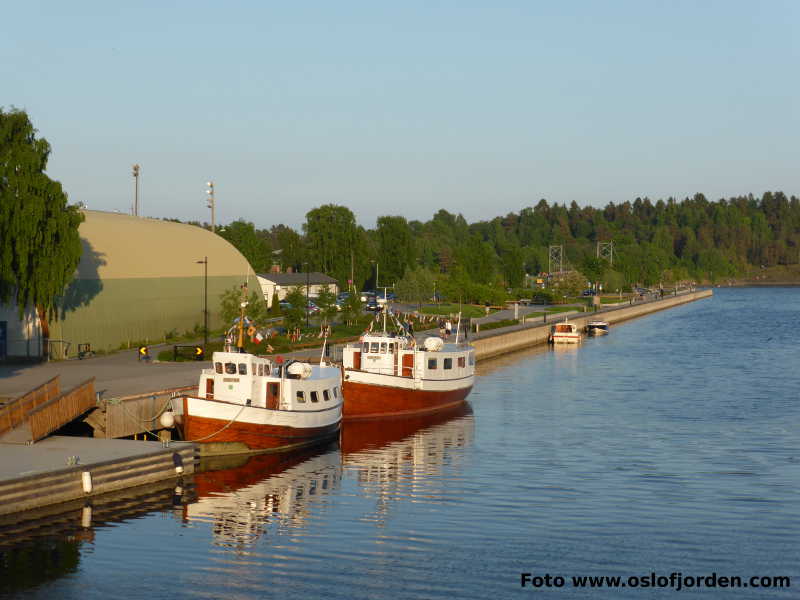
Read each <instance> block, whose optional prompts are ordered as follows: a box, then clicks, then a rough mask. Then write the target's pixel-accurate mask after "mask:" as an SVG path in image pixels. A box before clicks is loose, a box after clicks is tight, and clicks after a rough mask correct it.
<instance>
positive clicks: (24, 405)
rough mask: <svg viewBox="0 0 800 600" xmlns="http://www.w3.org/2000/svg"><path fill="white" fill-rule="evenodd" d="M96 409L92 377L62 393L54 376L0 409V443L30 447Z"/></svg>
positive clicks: (56, 377)
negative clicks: (27, 445)
mask: <svg viewBox="0 0 800 600" xmlns="http://www.w3.org/2000/svg"><path fill="white" fill-rule="evenodd" d="M96 406H97V400H96V398H95V393H94V377H92V378H91V379H87V380H86V381H84V382H83V383H81V384H79V385H77V386H75V387H74V388H72V389H71V390H69V391H68V392H64V393H61V392H60V387H59V380H58V376H57V375H56V376H55V377H53V378H52V379H51V380H50V381H48V382H46V383H44V384H42V385H40V386H39V387H37V388H34V389H33V390H31V391H30V392H28V393H27V394H24V395H22V396H20V397H19V398H17V399H15V400H12V401H11V402H9V403H7V404H6V405H5V406H3V407H0V443H6V444H32V443H34V442H37V441H39V440H41V439H43V438H45V437H47V436H48V435H50V434H51V433H53V432H54V431H56V430H58V429H59V428H61V427H63V426H64V425H66V424H67V423H69V422H71V421H73V420H75V419H77V418H78V417H79V416H81V415H82V414H84V413H85V412H87V411H89V410H91V409H93V408H94V407H96Z"/></svg>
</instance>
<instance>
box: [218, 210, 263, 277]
mask: <svg viewBox="0 0 800 600" xmlns="http://www.w3.org/2000/svg"><path fill="white" fill-rule="evenodd" d="M219 235H220V236H221V237H223V238H225V239H226V240H227V241H229V242H230V243H231V244H233V245H234V246H235V247H236V249H237V250H238V251H239V252H241V253H242V255H243V256H244V257H245V258H246V259H247V262H249V263H250V266H251V267H253V270H254V271H255V272H256V273H264V272H266V271H268V270H269V268H270V267H271V266H272V246H271V245H270V242H269V240H268V239H266V238H264V237H263V236H261V235H259V234H258V233H257V232H256V228H255V226H254V225H253V224H252V223H248V222H247V221H243V220H238V221H234V222H233V223H231V224H229V225H226V226H225V227H221V228H220V229H219Z"/></svg>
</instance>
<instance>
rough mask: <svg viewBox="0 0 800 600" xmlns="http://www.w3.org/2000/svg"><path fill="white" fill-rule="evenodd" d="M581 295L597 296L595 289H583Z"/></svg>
mask: <svg viewBox="0 0 800 600" xmlns="http://www.w3.org/2000/svg"><path fill="white" fill-rule="evenodd" d="M581 296H597V290H583V292H581Z"/></svg>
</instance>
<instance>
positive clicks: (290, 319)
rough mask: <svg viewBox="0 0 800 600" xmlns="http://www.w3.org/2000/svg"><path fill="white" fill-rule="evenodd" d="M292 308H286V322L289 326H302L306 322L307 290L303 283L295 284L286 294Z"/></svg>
mask: <svg viewBox="0 0 800 600" xmlns="http://www.w3.org/2000/svg"><path fill="white" fill-rule="evenodd" d="M286 301H287V302H288V303H289V304H291V308H287V309H286V310H285V314H286V324H287V325H288V326H289V327H301V326H302V325H305V322H306V292H305V287H304V286H301V285H296V286H294V287H293V288H292V289H291V290H289V293H288V294H287V295H286Z"/></svg>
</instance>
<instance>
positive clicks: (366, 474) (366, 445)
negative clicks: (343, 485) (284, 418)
mask: <svg viewBox="0 0 800 600" xmlns="http://www.w3.org/2000/svg"><path fill="white" fill-rule="evenodd" d="M474 430H475V422H474V418H473V416H472V407H471V406H470V405H469V403H466V402H465V403H462V404H460V405H458V406H456V407H454V408H452V409H450V410H447V411H443V412H439V413H435V414H432V415H426V416H418V417H410V418H396V419H383V420H380V421H351V422H347V423H345V424H344V426H343V427H342V435H341V441H340V447H341V450H342V463H343V465H344V467H345V469H347V471H353V472H355V473H356V477H357V480H358V482H359V484H360V485H361V487H362V491H363V492H364V493H365V495H367V496H375V497H377V498H378V516H377V518H378V520H382V518H383V515H384V514H385V512H386V509H387V508H388V502H389V500H391V499H394V498H398V497H401V496H405V497H410V496H412V495H420V496H424V497H426V498H429V499H436V498H442V497H444V496H445V495H447V493H448V492H447V489H446V487H447V486H446V483H445V482H444V481H443V480H442V477H441V474H442V472H443V470H444V466H445V465H447V466H448V467H453V466H456V467H457V466H458V463H459V458H460V455H461V453H460V451H459V450H460V449H463V448H466V447H467V446H469V445H470V444H471V443H472V438H473V434H474Z"/></svg>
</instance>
